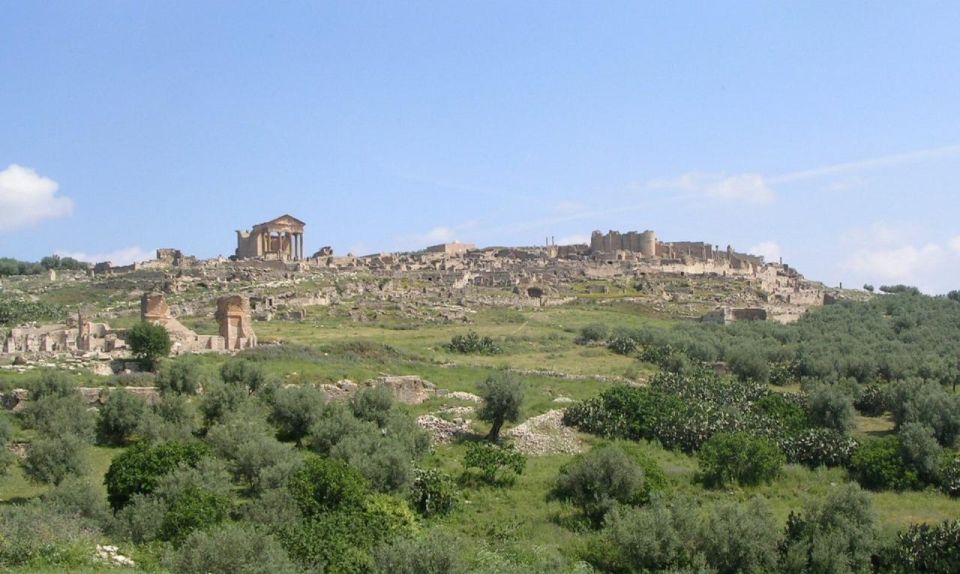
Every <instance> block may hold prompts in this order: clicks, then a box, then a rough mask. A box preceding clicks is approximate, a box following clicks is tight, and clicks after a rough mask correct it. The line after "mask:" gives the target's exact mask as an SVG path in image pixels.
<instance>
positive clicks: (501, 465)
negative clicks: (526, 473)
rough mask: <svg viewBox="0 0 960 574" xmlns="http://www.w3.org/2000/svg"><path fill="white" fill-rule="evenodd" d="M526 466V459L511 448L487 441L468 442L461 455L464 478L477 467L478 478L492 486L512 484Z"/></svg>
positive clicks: (469, 475) (468, 476)
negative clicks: (465, 450) (465, 449)
mask: <svg viewBox="0 0 960 574" xmlns="http://www.w3.org/2000/svg"><path fill="white" fill-rule="evenodd" d="M526 466H527V459H526V458H525V457H524V456H523V455H522V454H521V453H519V452H517V451H515V450H513V448H511V447H506V448H504V447H499V446H497V445H493V444H489V443H481V442H474V443H470V445H469V446H468V447H467V454H466V455H465V456H464V457H463V472H464V476H465V477H466V478H468V479H469V478H470V477H472V476H473V474H472V469H477V471H478V472H479V478H480V479H481V480H482V481H483V482H485V483H487V484H490V485H494V486H500V485H507V484H512V483H513V481H514V480H516V477H517V476H519V475H521V474H523V470H524V468H526Z"/></svg>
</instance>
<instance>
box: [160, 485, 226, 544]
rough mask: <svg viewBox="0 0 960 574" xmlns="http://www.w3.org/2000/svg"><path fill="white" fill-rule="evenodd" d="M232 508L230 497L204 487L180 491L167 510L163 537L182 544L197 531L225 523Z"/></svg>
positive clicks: (162, 532) (162, 523)
mask: <svg viewBox="0 0 960 574" xmlns="http://www.w3.org/2000/svg"><path fill="white" fill-rule="evenodd" d="M229 511H230V498H228V497H226V496H224V495H222V494H217V493H215V492H210V491H208V490H203V489H201V488H188V489H186V490H184V491H182V492H180V493H179V494H178V496H177V497H176V499H174V500H173V502H172V503H171V504H170V507H169V508H168V509H167V512H166V513H164V515H163V521H162V522H161V523H160V530H159V538H160V539H161V540H167V541H170V542H173V543H174V544H176V545H179V543H180V542H182V541H183V540H184V539H185V538H186V537H187V536H188V535H190V533H192V532H193V531H195V530H204V529H206V528H209V527H211V526H214V525H217V524H219V523H221V522H223V521H224V519H226V518H227V513H228V512H229Z"/></svg>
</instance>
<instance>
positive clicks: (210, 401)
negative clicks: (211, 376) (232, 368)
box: [200, 381, 251, 426]
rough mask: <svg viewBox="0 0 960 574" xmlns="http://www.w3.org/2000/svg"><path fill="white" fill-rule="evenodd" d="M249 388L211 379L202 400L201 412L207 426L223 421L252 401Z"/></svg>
mask: <svg viewBox="0 0 960 574" xmlns="http://www.w3.org/2000/svg"><path fill="white" fill-rule="evenodd" d="M250 400H251V399H250V395H249V394H248V393H247V389H246V388H244V387H241V386H239V385H234V384H228V383H224V382H221V381H210V382H209V383H207V385H206V387H205V388H204V393H203V399H201V401H200V413H201V414H202V415H203V422H204V424H206V425H207V426H211V425H213V424H216V423H220V422H223V421H224V420H225V419H226V418H227V417H228V416H229V415H231V414H233V413H236V412H238V411H240V410H241V408H242V407H243V406H244V405H245V404H247V402H248V401H250Z"/></svg>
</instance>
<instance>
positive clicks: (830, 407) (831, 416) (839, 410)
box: [809, 385, 857, 433]
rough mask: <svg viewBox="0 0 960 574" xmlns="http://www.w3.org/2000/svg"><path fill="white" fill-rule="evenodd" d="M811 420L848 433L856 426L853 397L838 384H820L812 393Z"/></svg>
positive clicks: (821, 425) (816, 424)
mask: <svg viewBox="0 0 960 574" xmlns="http://www.w3.org/2000/svg"><path fill="white" fill-rule="evenodd" d="M809 411H810V422H812V423H813V424H814V425H815V426H818V427H823V428H828V429H833V430H835V431H837V432H839V433H847V432H849V431H850V430H852V429H853V427H855V426H856V424H857V423H856V412H854V409H853V399H851V398H850V396H849V395H847V394H846V393H845V392H843V390H842V389H840V387H838V386H836V385H819V386H817V387H816V388H814V389H813V391H812V392H811V393H810V400H809Z"/></svg>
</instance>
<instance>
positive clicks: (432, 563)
mask: <svg viewBox="0 0 960 574" xmlns="http://www.w3.org/2000/svg"><path fill="white" fill-rule="evenodd" d="M461 546H462V544H460V542H459V541H458V540H457V539H456V538H453V537H452V536H450V535H449V534H446V533H445V532H443V531H440V530H432V531H430V532H429V533H428V534H427V535H426V536H425V537H423V538H407V537H402V538H397V539H394V540H392V541H390V542H389V543H384V544H381V545H380V546H378V547H377V548H376V549H375V550H374V554H373V555H374V568H373V572H374V573H375V574H459V573H465V572H466V566H465V564H464V560H463V558H462V556H463V548H462V547H461Z"/></svg>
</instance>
